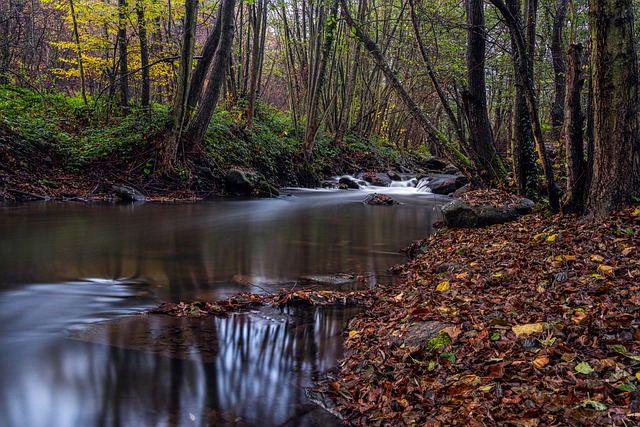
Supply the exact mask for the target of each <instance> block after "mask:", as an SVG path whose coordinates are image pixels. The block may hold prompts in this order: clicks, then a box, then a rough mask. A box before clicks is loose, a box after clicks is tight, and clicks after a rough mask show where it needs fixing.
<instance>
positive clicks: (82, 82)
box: [7, 0, 87, 105]
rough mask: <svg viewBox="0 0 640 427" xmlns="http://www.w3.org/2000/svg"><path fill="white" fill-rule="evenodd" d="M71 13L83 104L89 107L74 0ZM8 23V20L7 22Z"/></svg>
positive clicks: (70, 0) (70, 9)
mask: <svg viewBox="0 0 640 427" xmlns="http://www.w3.org/2000/svg"><path fill="white" fill-rule="evenodd" d="M69 11H70V12H71V23H72V24H73V40H74V42H75V44H76V53H77V55H78V72H79V73H80V94H81V95H82V102H83V103H84V105H87V91H86V84H85V79H84V60H83V59H82V46H81V45H80V34H78V21H77V19H76V8H75V4H74V2H73V0H69ZM7 22H8V20H7Z"/></svg>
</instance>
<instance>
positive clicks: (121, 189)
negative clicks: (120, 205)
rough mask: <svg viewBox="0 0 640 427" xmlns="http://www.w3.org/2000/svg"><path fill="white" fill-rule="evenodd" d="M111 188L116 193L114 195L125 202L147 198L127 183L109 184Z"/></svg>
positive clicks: (141, 200)
mask: <svg viewBox="0 0 640 427" xmlns="http://www.w3.org/2000/svg"><path fill="white" fill-rule="evenodd" d="M111 190H112V191H113V192H114V193H115V194H116V196H118V198H120V199H121V200H125V201H127V202H144V201H145V200H147V198H146V197H145V195H144V194H142V193H141V192H139V191H138V190H136V189H135V188H133V187H130V186H128V185H117V184H114V185H112V186H111Z"/></svg>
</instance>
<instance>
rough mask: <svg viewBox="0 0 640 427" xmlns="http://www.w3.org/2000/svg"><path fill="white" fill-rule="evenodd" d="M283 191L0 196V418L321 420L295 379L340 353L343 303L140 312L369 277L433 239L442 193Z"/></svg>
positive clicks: (25, 422) (93, 422)
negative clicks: (145, 196) (176, 196)
mask: <svg viewBox="0 0 640 427" xmlns="http://www.w3.org/2000/svg"><path fill="white" fill-rule="evenodd" d="M377 190H378V192H380V193H384V194H389V195H391V196H392V197H394V198H395V199H396V200H399V201H401V202H402V203H403V204H402V205H399V206H393V207H383V206H367V205H364V204H363V203H361V201H362V199H364V197H365V196H366V193H367V192H371V191H372V190H370V189H369V190H366V189H365V190H349V191H338V190H299V189H289V190H284V191H283V195H282V196H281V197H279V198H277V199H268V200H256V199H247V200H239V199H220V200H215V201H207V202H199V203H194V204H175V205H172V204H150V203H148V204H137V205H136V204H126V205H90V204H75V203H31V204H23V205H17V206H0V425H1V426H7V427H12V426H29V427H45V426H51V427H66V426H70V427H71V426H83V427H85V426H88V427H91V426H204V425H245V426H261V427H267V426H325V425H326V426H332V425H339V421H338V420H337V419H335V418H333V417H332V416H329V415H328V414H326V413H325V412H324V411H322V410H320V409H318V408H316V407H315V406H313V405H312V404H310V403H309V402H308V401H307V400H306V398H305V396H304V391H303V389H304V387H309V386H312V385H313V380H314V376H315V375H317V374H318V373H321V372H324V371H327V370H329V369H331V368H332V367H333V366H334V365H335V363H336V360H337V359H338V358H340V357H341V356H342V335H341V334H342V331H343V328H344V327H345V325H346V322H347V321H348V319H349V318H350V317H351V316H353V315H354V313H356V309H353V308H344V307H329V308H313V309H309V308H307V309H295V310H291V311H285V312H280V311H279V310H275V309H265V310H262V311H260V312H256V313H252V314H238V315H232V316H230V317H229V318H225V319H221V318H207V319H175V318H169V317H167V316H159V315H140V314H139V313H140V312H141V311H143V310H145V309H148V308H151V307H153V306H156V305H157V304H159V303H160V302H162V301H173V302H177V301H181V300H184V301H187V300H193V299H206V300H218V299H222V298H226V297H228V296H230V295H232V294H233V293H234V292H237V291H253V292H270V291H277V290H278V289H280V288H282V287H286V288H291V287H294V286H298V287H300V286H307V281H306V279H305V278H309V277H311V278H316V279H320V280H321V281H322V279H323V277H325V276H332V277H333V276H335V275H338V274H340V276H339V277H352V276H353V275H362V276H365V277H366V279H367V282H366V284H362V283H360V284H358V283H357V282H353V281H351V282H349V281H347V282H346V283H341V284H339V285H329V284H325V285H318V286H323V287H324V288H329V289H338V288H339V289H345V288H346V289H353V288H355V287H357V286H375V284H376V283H386V282H389V281H390V280H393V279H392V278H391V277H390V276H389V275H388V274H387V273H386V270H387V269H388V268H389V267H391V266H392V265H394V264H398V263H403V262H405V261H406V258H404V256H403V255H401V254H400V253H399V252H398V250H399V249H401V248H403V247H406V246H407V245H409V244H410V243H411V242H412V241H415V240H418V239H421V238H423V237H425V236H427V235H428V234H430V233H431V231H432V230H431V224H432V223H433V221H435V220H437V219H439V209H438V206H440V205H441V204H442V201H443V199H442V198H441V197H440V198H439V197H437V196H434V195H432V194H428V193H419V192H416V191H415V190H414V189H411V188H402V187H397V188H386V189H377Z"/></svg>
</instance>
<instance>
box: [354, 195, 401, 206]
mask: <svg viewBox="0 0 640 427" xmlns="http://www.w3.org/2000/svg"><path fill="white" fill-rule="evenodd" d="M362 203H364V204H365V205H380V206H393V205H399V204H400V202H398V201H396V200H394V199H392V198H391V197H389V196H387V195H385V194H378V193H372V194H369V195H368V196H367V197H365V198H364V200H363V201H362Z"/></svg>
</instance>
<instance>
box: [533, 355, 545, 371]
mask: <svg viewBox="0 0 640 427" xmlns="http://www.w3.org/2000/svg"><path fill="white" fill-rule="evenodd" d="M531 364H532V365H533V367H534V368H536V369H542V368H544V367H545V366H546V365H548V364H549V356H547V355H546V354H541V355H539V356H538V357H536V358H535V359H533V362H531Z"/></svg>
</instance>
